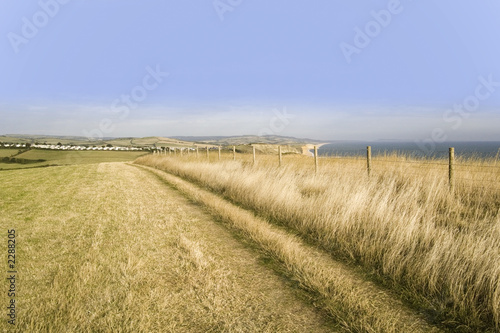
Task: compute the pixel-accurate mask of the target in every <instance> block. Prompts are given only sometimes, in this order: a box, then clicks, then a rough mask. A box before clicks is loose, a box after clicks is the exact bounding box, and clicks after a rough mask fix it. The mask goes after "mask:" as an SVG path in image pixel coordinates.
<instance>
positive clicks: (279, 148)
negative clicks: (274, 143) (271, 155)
mask: <svg viewBox="0 0 500 333" xmlns="http://www.w3.org/2000/svg"><path fill="white" fill-rule="evenodd" d="M278 155H279V159H280V163H279V166H281V146H278Z"/></svg>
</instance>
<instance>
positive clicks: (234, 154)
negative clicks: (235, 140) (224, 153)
mask: <svg viewBox="0 0 500 333" xmlns="http://www.w3.org/2000/svg"><path fill="white" fill-rule="evenodd" d="M233 161H236V146H233Z"/></svg>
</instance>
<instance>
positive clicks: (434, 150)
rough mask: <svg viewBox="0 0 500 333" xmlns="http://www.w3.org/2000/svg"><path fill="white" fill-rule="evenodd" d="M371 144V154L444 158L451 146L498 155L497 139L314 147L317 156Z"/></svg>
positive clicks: (459, 152) (361, 152)
mask: <svg viewBox="0 0 500 333" xmlns="http://www.w3.org/2000/svg"><path fill="white" fill-rule="evenodd" d="M367 146H371V150H372V156H378V155H384V154H391V153H394V152H396V153H398V154H403V155H407V156H412V157H428V158H447V157H448V156H449V155H448V154H449V148H450V147H453V148H455V156H456V157H462V158H483V159H487V158H495V157H496V158H499V157H500V156H499V155H500V141H457V142H444V143H436V142H431V141H427V142H425V143H423V142H397V141H374V142H362V141H334V142H330V143H328V144H325V145H323V146H321V147H320V148H318V155H319V156H366V147H367Z"/></svg>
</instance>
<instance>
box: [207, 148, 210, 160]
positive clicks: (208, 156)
mask: <svg viewBox="0 0 500 333" xmlns="http://www.w3.org/2000/svg"><path fill="white" fill-rule="evenodd" d="M207 161H209V162H210V154H209V152H208V146H207Z"/></svg>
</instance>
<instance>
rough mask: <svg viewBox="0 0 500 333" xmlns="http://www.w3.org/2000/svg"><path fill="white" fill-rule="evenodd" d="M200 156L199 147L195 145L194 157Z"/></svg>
mask: <svg viewBox="0 0 500 333" xmlns="http://www.w3.org/2000/svg"><path fill="white" fill-rule="evenodd" d="M198 157H200V151H199V147H198V146H196V158H198Z"/></svg>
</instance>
